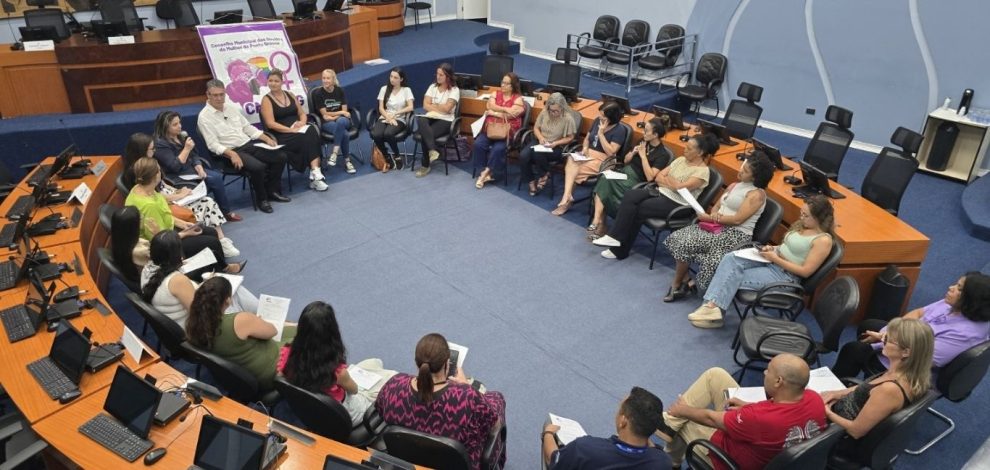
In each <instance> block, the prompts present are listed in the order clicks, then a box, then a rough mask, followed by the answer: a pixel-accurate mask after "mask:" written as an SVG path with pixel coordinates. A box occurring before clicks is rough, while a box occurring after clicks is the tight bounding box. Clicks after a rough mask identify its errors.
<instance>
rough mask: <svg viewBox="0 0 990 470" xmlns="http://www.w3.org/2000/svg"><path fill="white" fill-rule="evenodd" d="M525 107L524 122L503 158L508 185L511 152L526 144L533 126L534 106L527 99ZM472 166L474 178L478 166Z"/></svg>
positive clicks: (512, 136)
mask: <svg viewBox="0 0 990 470" xmlns="http://www.w3.org/2000/svg"><path fill="white" fill-rule="evenodd" d="M523 108H525V111H523V116H522V124H521V125H520V126H519V129H518V130H516V133H515V134H512V135H511V136H510V139H509V141H508V145H506V146H505V159H504V160H503V162H504V165H505V166H504V167H503V168H502V171H503V178H504V181H505V185H506V186H508V185H509V153H511V152H518V151H519V150H520V149H521V148H522V146H523V145H525V143H526V136H527V135H529V131H530V130H531V129H532V127H533V126H532V124H531V123H530V116H531V115H532V112H533V108H532V107H531V106H530V105H529V103H526V102H525V101H523ZM471 166H472V168H471V178H472V179H474V178H475V177H476V176H477V174H476V173H477V172H478V168H477V167H475V166H474V165H471ZM494 171H495V169H494V168H492V172H494Z"/></svg>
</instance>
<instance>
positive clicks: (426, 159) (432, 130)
mask: <svg viewBox="0 0 990 470" xmlns="http://www.w3.org/2000/svg"><path fill="white" fill-rule="evenodd" d="M416 119H417V122H416V133H417V134H419V137H420V140H421V141H422V142H423V161H422V163H423V166H430V150H436V149H437V137H443V136H445V135H447V134H449V133H450V121H444V120H443V119H433V118H428V117H424V116H419V117H417V118H416Z"/></svg>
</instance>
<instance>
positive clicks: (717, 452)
mask: <svg viewBox="0 0 990 470" xmlns="http://www.w3.org/2000/svg"><path fill="white" fill-rule="evenodd" d="M695 447H704V448H705V449H707V450H708V457H709V458H711V457H712V456H713V455H714V456H716V457H718V459H719V460H721V461H722V462H723V463H724V464H725V466H726V467H727V468H729V469H730V470H739V464H737V463H736V462H735V461H734V460H732V457H729V455H728V454H726V453H725V451H724V450H722V449H720V448H719V447H718V446H717V445H715V444H714V443H712V441H709V440H708V439H695V440H693V441H691V443H690V444H688V446H687V452H686V453H685V454H684V455H685V457H686V458H687V460H688V463H689V464H690V465H691V468H695V469H711V468H712V467H710V466H708V465H707V464H706V463H705V461H704V460H702V459H701V458H699V457H697V455H696V454H695V453H694V448H695Z"/></svg>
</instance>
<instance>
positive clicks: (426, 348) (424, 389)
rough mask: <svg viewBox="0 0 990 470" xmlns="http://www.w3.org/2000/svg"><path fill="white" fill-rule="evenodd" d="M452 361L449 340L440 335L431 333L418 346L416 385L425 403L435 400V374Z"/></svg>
mask: <svg viewBox="0 0 990 470" xmlns="http://www.w3.org/2000/svg"><path fill="white" fill-rule="evenodd" d="M449 360H450V347H448V346H447V339H446V338H444V337H443V335H441V334H439V333H430V334H428V335H426V336H424V337H422V338H421V339H420V340H419V343H417V344H416V367H417V368H418V369H419V373H418V374H417V376H416V385H417V387H416V388H418V389H419V397H420V398H421V399H422V400H423V403H429V402H431V401H432V400H433V389H434V386H433V374H435V373H437V372H440V371H441V370H443V368H444V367H445V366H446V365H447V361H449Z"/></svg>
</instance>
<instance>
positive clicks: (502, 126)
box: [485, 118, 512, 140]
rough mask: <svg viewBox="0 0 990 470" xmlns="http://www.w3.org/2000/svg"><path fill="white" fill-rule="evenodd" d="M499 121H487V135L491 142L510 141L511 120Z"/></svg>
mask: <svg viewBox="0 0 990 470" xmlns="http://www.w3.org/2000/svg"><path fill="white" fill-rule="evenodd" d="M498 119H499V118H494V120H488V121H485V135H487V136H488V138H489V139H491V140H508V138H509V133H510V132H512V127H511V126H510V125H509V120H508V119H506V118H501V121H499V120H498Z"/></svg>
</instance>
